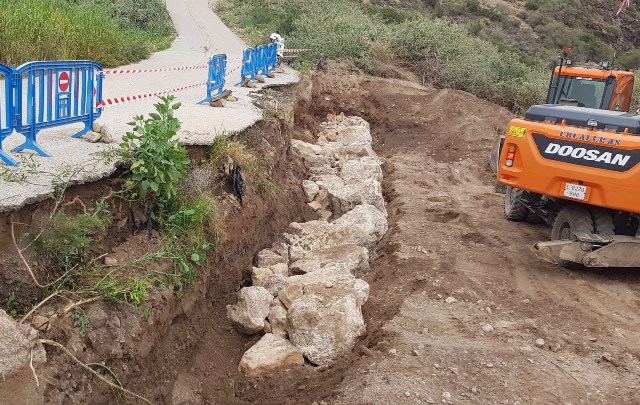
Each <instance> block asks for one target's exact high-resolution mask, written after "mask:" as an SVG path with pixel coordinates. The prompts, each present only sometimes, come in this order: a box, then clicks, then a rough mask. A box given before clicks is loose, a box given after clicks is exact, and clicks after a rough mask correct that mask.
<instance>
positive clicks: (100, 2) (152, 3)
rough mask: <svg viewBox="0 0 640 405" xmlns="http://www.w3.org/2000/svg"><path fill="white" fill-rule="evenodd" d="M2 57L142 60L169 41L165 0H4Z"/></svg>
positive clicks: (110, 62)
mask: <svg viewBox="0 0 640 405" xmlns="http://www.w3.org/2000/svg"><path fill="white" fill-rule="evenodd" d="M0 27H2V28H0V43H2V47H0V62H1V63H4V64H8V65H12V64H15V65H19V64H22V63H25V62H29V61H33V60H55V59H90V60H95V61H98V62H99V63H101V64H103V65H104V66H117V65H122V64H126V63H130V62H135V61H139V60H141V59H144V58H146V57H148V56H149V55H150V54H151V53H152V52H154V51H157V50H160V49H164V48H166V47H168V46H169V45H170V44H171V40H172V39H173V36H174V30H173V26H172V24H171V19H170V18H169V15H168V14H167V11H166V9H165V7H164V3H163V1H162V0H4V1H3V2H2V7H1V8H0Z"/></svg>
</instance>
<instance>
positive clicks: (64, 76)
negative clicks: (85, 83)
mask: <svg viewBox="0 0 640 405" xmlns="http://www.w3.org/2000/svg"><path fill="white" fill-rule="evenodd" d="M58 88H59V89H60V91H67V90H69V73H67V72H62V73H60V75H59V76H58Z"/></svg>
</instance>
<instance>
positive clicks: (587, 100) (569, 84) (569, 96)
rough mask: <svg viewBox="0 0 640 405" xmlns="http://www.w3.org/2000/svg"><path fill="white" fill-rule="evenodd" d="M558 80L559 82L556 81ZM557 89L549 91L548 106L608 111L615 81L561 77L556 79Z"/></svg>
mask: <svg viewBox="0 0 640 405" xmlns="http://www.w3.org/2000/svg"><path fill="white" fill-rule="evenodd" d="M556 80H557V81H556ZM554 82H555V83H558V84H557V87H556V86H554V87H555V88H554V89H553V90H551V91H549V95H548V97H547V104H564V105H573V106H576V107H586V108H598V109H605V110H606V109H608V108H609V104H610V102H611V96H612V94H613V89H614V88H615V80H611V79H609V80H599V79H592V78H588V77H587V78H585V77H575V76H560V78H557V77H556V78H554Z"/></svg>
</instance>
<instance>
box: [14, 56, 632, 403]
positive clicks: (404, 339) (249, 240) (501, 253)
mask: <svg viewBox="0 0 640 405" xmlns="http://www.w3.org/2000/svg"><path fill="white" fill-rule="evenodd" d="M327 69H328V70H326V71H322V72H318V73H316V74H314V75H312V76H311V78H309V79H307V80H305V81H304V82H302V83H301V84H300V85H299V86H297V87H296V88H295V89H291V90H287V91H285V92H284V93H281V92H273V93H272V94H271V96H273V97H278V98H283V97H284V96H285V95H286V94H287V93H288V92H289V91H291V93H290V94H295V97H296V99H295V103H294V106H295V108H294V109H292V110H285V111H280V113H279V115H280V118H283V119H280V120H277V119H275V118H273V117H267V118H269V119H268V121H267V122H266V123H265V124H263V126H259V127H256V128H253V129H252V130H250V131H249V132H247V133H245V134H243V137H244V138H243V139H244V140H246V141H247V143H248V144H249V145H250V146H251V148H252V150H254V151H261V152H262V153H263V154H264V155H265V156H268V159H269V161H271V162H273V167H274V182H275V183H276V184H277V186H278V190H279V191H278V193H276V194H275V195H274V196H273V197H272V198H270V199H260V198H258V196H256V195H252V194H251V193H249V195H248V197H247V198H246V201H248V203H247V204H245V207H244V208H241V207H239V206H238V205H233V204H231V202H230V201H229V202H228V205H227V206H228V207H229V215H228V216H227V218H228V221H229V222H228V224H227V228H226V229H227V234H226V235H227V236H226V238H225V240H224V241H223V245H222V246H223V247H222V248H221V250H220V251H219V252H218V254H217V256H216V258H215V259H214V260H213V261H212V263H211V265H210V266H209V267H208V268H207V270H206V272H205V273H206V274H207V277H206V278H203V280H204V279H206V281H205V282H201V283H199V284H198V285H199V287H198V288H197V289H196V291H192V292H190V293H188V294H187V295H186V296H185V300H184V301H183V302H178V301H175V300H174V299H173V298H172V297H160V301H161V302H158V303H157V304H158V306H159V307H163V308H166V310H163V311H162V312H159V313H157V314H156V315H154V316H153V317H152V318H150V319H148V320H144V322H145V323H143V325H144V328H143V329H144V333H143V334H142V335H141V336H142V339H141V340H140V341H139V343H137V344H135V342H136V341H134V344H133V345H132V347H131V350H129V349H127V350H125V351H124V352H123V353H122V356H120V355H118V356H113V355H111V354H110V353H106V352H104V351H103V350H101V347H100V346H95V345H94V346H92V345H91V344H90V342H88V341H86V340H85V341H84V344H85V346H84V347H85V348H87V351H86V352H87V353H88V355H87V357H88V358H87V360H91V361H96V362H97V361H106V363H107V365H109V367H111V368H112V369H113V370H114V371H115V372H116V374H118V376H119V377H121V379H122V382H123V383H124V384H125V385H126V386H127V388H129V389H132V390H133V391H135V392H137V393H140V394H141V395H143V396H145V397H147V398H149V399H150V400H151V401H152V402H153V403H158V404H188V403H195V404H197V403H202V404H208V403H211V404H217V403H220V404H247V403H255V404H312V403H314V402H316V403H317V404H322V403H325V404H334V403H335V404H390V403H391V404H409V403H411V404H413V403H451V404H458V403H469V404H518V403H520V404H556V403H557V404H638V403H640V396H639V394H638V392H640V390H639V388H640V360H639V358H640V340H638V338H637V335H638V333H639V332H640V326H639V325H640V323H639V322H638V320H639V319H638V318H639V316H638V310H639V308H640V273H639V272H638V271H637V270H615V269H613V270H602V271H598V270H586V269H583V270H578V271H569V270H566V269H563V268H559V267H556V266H553V265H550V264H547V263H543V262H540V261H538V260H537V259H536V258H535V256H534V255H533V253H532V252H531V250H530V246H531V245H532V244H533V243H534V242H536V241H539V240H545V239H548V235H549V231H550V230H549V229H548V228H547V227H546V226H544V225H531V224H521V223H510V222H507V221H506V220H504V219H503V215H502V196H501V195H499V194H495V193H493V185H494V180H493V176H492V175H491V173H490V171H489V169H488V155H489V149H490V148H491V144H492V141H493V137H494V132H495V130H496V128H500V127H503V126H504V125H505V124H506V122H507V121H508V120H509V119H510V118H511V116H510V114H509V113H508V112H507V111H505V110H503V109H501V108H499V107H496V106H495V105H493V104H490V103H488V102H484V101H482V100H478V99H476V98H474V97H472V96H470V95H468V94H465V93H462V92H457V91H450V90H437V89H431V88H425V87H422V86H419V85H416V84H413V83H411V82H406V81H400V80H393V79H379V78H371V77H367V76H365V75H363V74H361V73H360V72H359V71H357V70H353V69H350V68H349V67H345V66H338V65H332V64H329V66H328V68H327ZM285 99H286V97H285ZM289 101H291V100H289ZM284 102H285V100H284V99H283V100H281V102H280V103H279V105H280V106H282V105H283V103H284ZM342 112H344V113H345V114H347V115H357V116H360V117H362V118H364V119H366V120H367V121H368V122H369V123H370V125H371V131H372V135H373V148H374V150H375V151H376V152H377V154H378V155H379V156H380V157H382V158H383V160H384V166H383V169H384V181H383V189H384V191H385V195H386V199H387V201H386V210H387V212H388V214H389V226H390V229H389V231H388V232H387V235H386V236H385V238H384V239H383V241H382V242H381V243H380V244H379V245H378V248H377V252H378V254H379V257H378V258H377V259H376V260H375V261H374V262H372V263H371V266H370V269H369V270H368V271H367V272H365V274H362V275H360V276H359V277H361V278H363V279H364V280H365V281H367V282H368V283H369V285H370V297H369V300H368V301H367V303H366V304H365V305H364V306H363V312H364V319H365V322H366V325H367V334H366V335H365V336H364V337H363V338H362V339H361V340H360V341H359V342H358V343H357V344H356V348H355V349H354V351H353V353H352V354H351V355H348V356H346V357H344V358H342V359H341V360H339V361H337V362H336V363H334V364H333V365H330V366H325V367H318V368H312V367H304V368H302V369H296V370H293V371H288V372H286V371H285V372H273V373H272V374H267V375H264V376H261V377H255V378H252V377H246V376H244V375H243V374H242V373H241V372H240V371H239V370H238V362H239V361H240V358H241V357H242V355H243V353H244V352H246V350H247V349H249V348H250V347H251V346H252V345H253V344H254V343H256V341H257V340H258V337H252V338H247V337H245V336H243V335H241V334H239V333H238V332H237V331H235V329H234V328H233V327H232V326H231V325H230V324H229V322H228V321H227V320H226V305H228V304H233V303H235V301H236V297H237V291H238V290H239V289H240V288H241V287H243V286H247V285H249V270H250V269H251V266H252V264H253V263H252V260H253V258H254V256H255V254H256V253H257V252H259V251H260V250H262V249H263V248H265V247H267V246H270V245H271V244H272V243H273V242H274V240H275V239H276V235H279V234H280V233H281V232H282V231H283V230H284V229H285V227H286V226H287V225H288V224H289V223H290V222H292V221H299V222H304V221H307V220H311V219H316V218H317V216H318V214H314V213H312V212H311V211H310V210H309V209H308V207H307V206H306V204H305V202H306V196H305V193H304V191H303V190H302V189H301V187H300V184H301V182H302V180H303V179H306V178H308V174H307V173H306V171H305V169H304V168H303V166H302V163H301V161H300V157H299V156H298V155H297V153H295V152H293V150H292V149H291V147H290V144H291V138H295V139H300V140H303V141H307V142H315V140H316V139H315V137H314V134H317V133H318V132H319V129H320V127H319V125H320V123H321V122H322V121H326V119H327V114H339V113H342ZM293 120H295V125H293ZM22 217H24V218H27V217H28V215H27V214H26V213H25V214H23V216H22ZM5 263H6V265H5V267H4V269H9V270H10V272H11V273H10V274H14V273H16V272H17V271H18V270H16V269H15V266H14V267H11V262H10V261H9V262H5ZM12 280H13V279H12ZM13 283H14V285H15V281H13ZM106 311H107V319H106V320H105V322H104V324H105V325H108V324H109V323H113V317H114V316H118V317H119V318H122V319H124V318H125V317H126V316H125V315H123V313H128V312H127V311H129V312H132V313H133V312H134V311H136V310H134V309H130V310H127V309H123V308H115V307H107V309H106ZM136 316H138V317H142V315H141V314H139V313H138V314H137V315H136ZM105 327H106V326H105ZM125 327H126V326H125V325H124V324H122V326H121V328H125ZM67 328H68V329H69V330H70V331H67V332H65V333H68V334H72V333H74V330H73V329H72V328H71V327H70V326H67ZM75 333H77V331H76V332H75ZM136 348H137V349H139V351H136V350H135V349H136ZM78 349H79V350H80V352H82V350H83V349H82V347H79V348H78ZM143 349H144V350H143ZM52 355H53V356H54V357H53V360H51V358H52ZM47 357H48V359H49V360H50V361H53V363H51V364H55V365H54V366H52V370H54V369H55V372H54V371H51V372H50V373H48V374H47V375H46V377H47V378H48V379H49V380H51V381H53V382H54V383H55V386H50V387H49V396H48V400H49V403H91V404H103V403H104V404H107V403H114V402H115V401H116V399H115V397H113V396H112V393H110V392H109V391H108V390H107V389H105V388H104V387H103V386H102V385H101V384H100V383H99V382H97V381H94V380H92V379H91V378H88V377H86V376H85V375H84V374H83V372H82V371H80V370H77V368H75V367H74V366H72V365H71V364H69V363H67V362H66V361H64V360H63V359H62V358H61V357H56V355H55V353H48V355H47ZM74 392H76V393H75V394H74Z"/></svg>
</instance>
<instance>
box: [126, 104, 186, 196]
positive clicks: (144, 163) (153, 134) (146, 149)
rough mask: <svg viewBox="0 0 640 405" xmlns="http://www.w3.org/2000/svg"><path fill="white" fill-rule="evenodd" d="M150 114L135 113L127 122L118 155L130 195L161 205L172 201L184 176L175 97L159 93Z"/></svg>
mask: <svg viewBox="0 0 640 405" xmlns="http://www.w3.org/2000/svg"><path fill="white" fill-rule="evenodd" d="M160 100H161V102H159V103H157V104H155V108H156V111H157V112H155V113H151V114H149V118H147V119H145V118H144V117H142V116H137V117H136V118H135V120H134V121H133V122H130V123H129V125H131V127H132V131H131V132H127V133H126V135H124V136H123V137H122V143H121V144H120V146H121V148H122V151H121V153H120V157H121V158H122V160H123V162H124V163H125V165H127V167H128V168H129V175H130V177H129V179H128V180H127V182H126V183H125V190H126V191H127V192H128V193H129V196H130V198H132V199H140V200H143V201H145V200H153V201H154V205H158V206H162V205H164V204H167V203H169V202H171V201H172V200H173V199H174V198H175V196H176V192H177V189H178V183H179V182H180V180H181V179H184V178H186V169H187V166H188V165H189V159H188V158H187V150H186V149H185V147H184V146H183V145H182V143H181V142H180V140H179V139H177V138H176V137H175V136H176V134H177V133H178V130H179V129H180V121H178V119H177V118H175V117H174V116H173V112H174V111H175V110H177V109H178V108H180V103H174V100H175V97H174V96H168V97H160Z"/></svg>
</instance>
